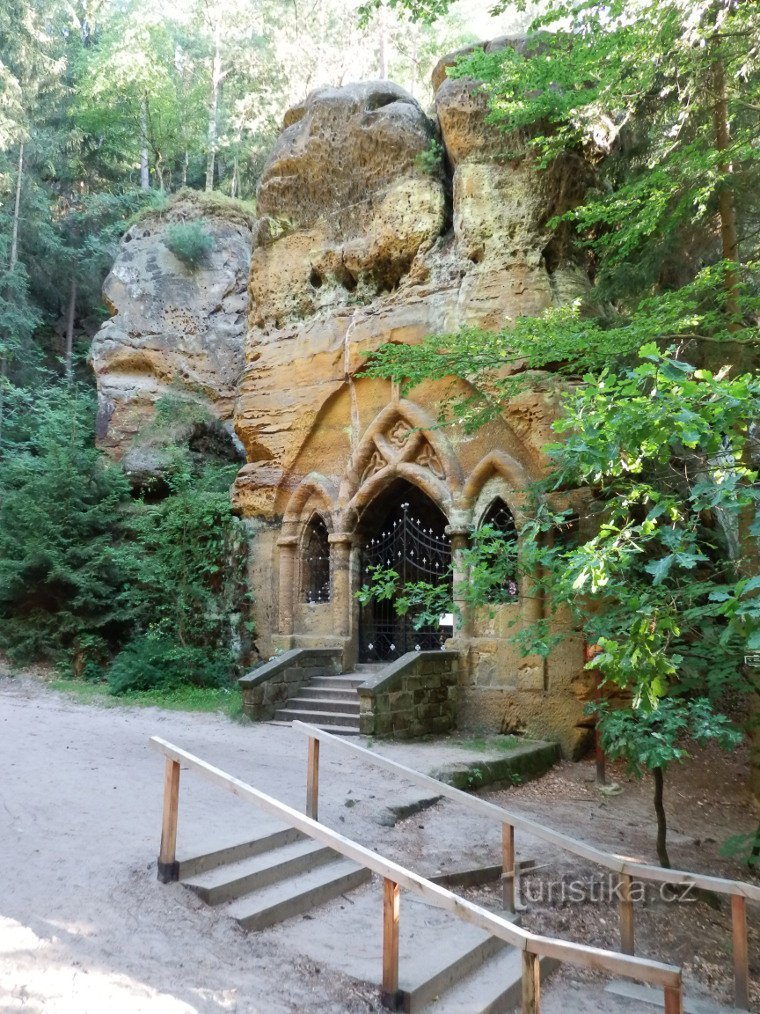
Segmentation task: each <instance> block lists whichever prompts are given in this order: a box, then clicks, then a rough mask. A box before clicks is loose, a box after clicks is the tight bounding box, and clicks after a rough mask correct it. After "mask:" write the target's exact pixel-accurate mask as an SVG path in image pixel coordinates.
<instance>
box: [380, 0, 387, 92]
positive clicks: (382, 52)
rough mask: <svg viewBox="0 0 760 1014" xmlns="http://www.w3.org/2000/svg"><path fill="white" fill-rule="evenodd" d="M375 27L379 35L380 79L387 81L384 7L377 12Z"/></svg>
mask: <svg viewBox="0 0 760 1014" xmlns="http://www.w3.org/2000/svg"><path fill="white" fill-rule="evenodd" d="M377 27H378V31H379V33H380V40H379V41H380V77H381V78H382V80H383V81H387V80H388V26H387V21H386V17H385V6H382V7H381V8H380V9H379V11H378V12H377Z"/></svg>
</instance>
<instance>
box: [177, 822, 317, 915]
mask: <svg viewBox="0 0 760 1014" xmlns="http://www.w3.org/2000/svg"><path fill="white" fill-rule="evenodd" d="M336 855H337V853H335V852H334V851H333V850H332V849H330V848H327V847H326V846H324V845H320V844H318V843H317V842H315V841H312V840H311V839H309V838H307V839H304V840H302V841H295V842H291V843H290V844H288V845H283V846H281V847H280V848H275V849H273V850H272V851H271V852H266V853H264V854H263V855H258V856H252V857H250V858H249V859H243V860H241V861H240V862H237V863H233V864H232V865H227V866H221V867H219V868H217V869H215V870H209V871H208V872H206V873H200V874H198V875H197V876H195V877H190V878H189V879H187V880H183V883H184V885H185V887H189V888H190V890H191V891H194V892H195V893H196V894H197V895H198V896H199V897H200V898H202V899H203V901H205V902H206V904H207V905H221V904H222V903H223V902H225V901H233V900H234V899H235V898H241V897H242V896H243V895H245V894H250V893H251V892H252V891H258V890H261V889H262V888H265V887H269V885H270V884H274V883H276V882H278V881H280V880H284V879H286V878H287V877H295V876H298V875H300V874H303V873H308V872H309V871H311V870H314V869H316V868H317V867H319V866H324V865H325V864H327V863H330V862H333V861H334V860H335V858H336Z"/></svg>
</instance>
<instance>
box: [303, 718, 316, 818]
mask: <svg viewBox="0 0 760 1014" xmlns="http://www.w3.org/2000/svg"><path fill="white" fill-rule="evenodd" d="M318 813H319V740H318V739H314V737H313V736H310V737H309V762H308V770H307V772H306V816H307V817H311V819H312V820H319V817H318Z"/></svg>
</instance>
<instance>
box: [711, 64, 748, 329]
mask: <svg viewBox="0 0 760 1014" xmlns="http://www.w3.org/2000/svg"><path fill="white" fill-rule="evenodd" d="M713 89H714V93H715V94H714V103H713V126H714V128H715V147H716V148H717V149H718V151H727V150H728V148H729V145H730V143H731V129H730V125H729V121H728V96H727V94H726V67H725V64H724V63H723V60H722V59H720V57H718V59H716V60H715V62H714V63H713ZM718 168H719V170H720V172H721V173H722V174H723V176H724V179H723V181H722V183H721V185H720V189H719V191H718V216H719V218H720V239H721V245H722V247H723V258H724V260H727V261H732V262H733V263H734V264H735V263H736V262H737V261H738V260H739V238H738V233H737V228H736V203H735V201H734V190H733V186H732V184H731V180H730V176H731V171H732V166H731V163H730V162H728V161H726V162H721V163H720V165H719V166H718ZM724 286H725V290H726V313H727V315H728V317H729V321H728V330H729V331H738V330H739V328H740V327H741V321H740V319H739V278H738V276H737V273H736V271H735V270H733V269H731V270H729V271H727V272H726V275H725V280H724Z"/></svg>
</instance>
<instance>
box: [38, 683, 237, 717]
mask: <svg viewBox="0 0 760 1014" xmlns="http://www.w3.org/2000/svg"><path fill="white" fill-rule="evenodd" d="M48 686H50V687H51V688H52V689H53V690H61V691H63V692H64V693H66V694H69V695H70V696H72V697H74V698H76V700H78V701H79V702H80V703H82V704H99V705H101V706H102V707H105V708H121V707H127V708H129V707H134V708H163V709H164V710H166V711H205V712H212V713H213V712H219V711H220V712H222V714H224V715H227V717H228V718H234V719H236V720H239V719H241V718H242V717H243V695H242V692H241V691H240V689H239V688H238V687H237V686H232V687H192V686H187V687H178V688H177V689H176V690H128V691H126V692H125V693H123V694H119V696H118V697H116V696H114V695H113V694H111V693H109V692H108V685H107V684H106V683H85V682H84V681H83V680H67V679H57V680H53V681H52V682H50V683H49V684H48Z"/></svg>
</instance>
